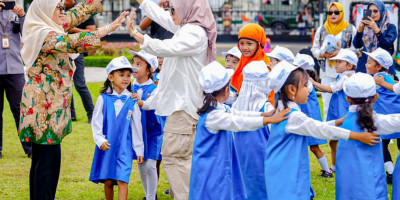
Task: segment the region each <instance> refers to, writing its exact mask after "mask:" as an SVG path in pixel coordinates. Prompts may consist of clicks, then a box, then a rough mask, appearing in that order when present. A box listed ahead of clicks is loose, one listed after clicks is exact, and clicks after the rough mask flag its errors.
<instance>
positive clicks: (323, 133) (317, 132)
mask: <svg viewBox="0 0 400 200" xmlns="http://www.w3.org/2000/svg"><path fill="white" fill-rule="evenodd" d="M288 107H289V108H292V109H296V110H297V111H293V112H292V113H291V114H290V116H289V119H288V122H287V123H286V127H285V131H286V132H287V133H293V134H297V135H304V136H313V137H316V138H320V139H328V140H338V139H345V140H348V139H349V137H350V131H349V130H346V129H343V128H340V127H336V126H335V121H334V120H332V121H329V122H321V121H318V120H314V119H312V118H310V117H307V115H306V114H304V113H303V112H301V111H300V108H299V106H298V105H297V104H296V103H294V102H292V101H290V102H289V103H288ZM278 109H283V104H282V101H279V102H278ZM318 109H319V108H318Z"/></svg>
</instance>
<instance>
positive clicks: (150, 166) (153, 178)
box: [138, 159, 158, 200]
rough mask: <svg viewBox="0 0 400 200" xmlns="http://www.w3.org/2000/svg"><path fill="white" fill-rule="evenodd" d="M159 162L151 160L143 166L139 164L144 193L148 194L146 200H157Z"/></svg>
mask: <svg viewBox="0 0 400 200" xmlns="http://www.w3.org/2000/svg"><path fill="white" fill-rule="evenodd" d="M156 164H157V160H153V159H149V160H147V161H144V163H143V164H138V167H139V174H140V180H142V185H143V189H144V193H145V194H146V200H155V199H156V192H157V184H158V177H157V167H156Z"/></svg>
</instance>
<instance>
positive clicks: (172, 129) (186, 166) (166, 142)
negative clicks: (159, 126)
mask: <svg viewBox="0 0 400 200" xmlns="http://www.w3.org/2000/svg"><path fill="white" fill-rule="evenodd" d="M196 125H197V120H196V119H194V118H192V117H191V116H190V115H189V114H187V113H186V112H184V111H176V112H174V113H173V114H172V115H170V116H168V117H167V121H166V123H165V127H164V136H163V143H162V147H161V155H162V156H163V166H164V171H165V175H166V176H167V179H168V182H169V185H170V190H172V192H171V194H172V195H173V197H174V199H175V200H187V199H188V198H189V183H190V170H191V168H192V151H193V142H194V138H195V135H196Z"/></svg>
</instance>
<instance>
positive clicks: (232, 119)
mask: <svg viewBox="0 0 400 200" xmlns="http://www.w3.org/2000/svg"><path fill="white" fill-rule="evenodd" d="M205 126H206V128H207V129H208V130H209V131H210V132H211V133H218V131H219V130H228V131H232V132H241V131H254V130H257V129H259V128H262V127H263V126H264V124H263V117H262V116H261V112H252V111H237V110H235V109H233V108H230V107H229V106H227V105H224V104H222V103H219V102H218V105H217V109H214V110H212V111H210V113H208V116H207V118H206V121H205Z"/></svg>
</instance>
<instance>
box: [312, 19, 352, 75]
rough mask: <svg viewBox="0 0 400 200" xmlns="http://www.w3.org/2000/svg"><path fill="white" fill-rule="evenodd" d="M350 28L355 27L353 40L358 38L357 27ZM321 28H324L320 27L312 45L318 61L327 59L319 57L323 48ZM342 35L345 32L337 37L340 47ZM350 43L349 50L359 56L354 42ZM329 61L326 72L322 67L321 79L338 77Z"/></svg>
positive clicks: (326, 63)
mask: <svg viewBox="0 0 400 200" xmlns="http://www.w3.org/2000/svg"><path fill="white" fill-rule="evenodd" d="M350 26H352V27H353V31H352V33H351V34H352V38H354V37H355V36H356V34H357V29H356V27H354V26H353V25H350ZM321 28H322V26H320V27H319V28H318V29H317V32H316V33H315V37H314V43H313V45H312V47H311V52H312V54H313V56H314V57H315V58H317V59H318V60H322V59H325V58H320V57H319V55H320V54H321V46H322V45H321V44H320V42H319V40H320V36H321ZM342 33H343V31H342V32H340V33H339V34H337V35H335V39H336V41H338V42H339V46H341V45H342ZM350 42H351V46H350V48H348V49H349V50H351V51H353V52H354V53H356V54H357V53H358V50H357V49H356V48H355V47H354V45H353V40H352V41H350ZM328 61H329V60H328V59H326V62H325V72H324V71H323V70H322V66H321V69H320V75H319V76H320V78H321V79H322V78H324V77H325V76H327V77H331V78H336V76H337V75H338V74H337V73H336V69H335V66H332V68H331V67H329V62H328Z"/></svg>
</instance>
